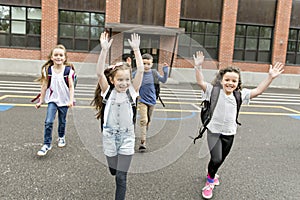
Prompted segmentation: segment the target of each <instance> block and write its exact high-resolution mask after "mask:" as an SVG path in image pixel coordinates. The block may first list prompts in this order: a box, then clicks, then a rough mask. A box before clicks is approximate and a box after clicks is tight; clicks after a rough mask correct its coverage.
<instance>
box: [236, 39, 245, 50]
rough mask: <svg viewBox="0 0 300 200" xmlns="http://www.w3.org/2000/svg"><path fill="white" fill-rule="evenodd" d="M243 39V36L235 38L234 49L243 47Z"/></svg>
mask: <svg viewBox="0 0 300 200" xmlns="http://www.w3.org/2000/svg"><path fill="white" fill-rule="evenodd" d="M244 45H245V39H244V38H235V42H234V48H235V49H244Z"/></svg>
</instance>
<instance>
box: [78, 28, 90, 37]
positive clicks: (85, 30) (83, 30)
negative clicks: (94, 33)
mask: <svg viewBox="0 0 300 200" xmlns="http://www.w3.org/2000/svg"><path fill="white" fill-rule="evenodd" d="M75 37H77V38H78V37H81V38H89V27H87V26H75Z"/></svg>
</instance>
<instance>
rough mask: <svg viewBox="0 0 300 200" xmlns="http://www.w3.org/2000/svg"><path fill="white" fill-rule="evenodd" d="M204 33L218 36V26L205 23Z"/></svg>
mask: <svg viewBox="0 0 300 200" xmlns="http://www.w3.org/2000/svg"><path fill="white" fill-rule="evenodd" d="M206 33H211V34H218V33H219V25H218V24H216V23H207V24H206Z"/></svg>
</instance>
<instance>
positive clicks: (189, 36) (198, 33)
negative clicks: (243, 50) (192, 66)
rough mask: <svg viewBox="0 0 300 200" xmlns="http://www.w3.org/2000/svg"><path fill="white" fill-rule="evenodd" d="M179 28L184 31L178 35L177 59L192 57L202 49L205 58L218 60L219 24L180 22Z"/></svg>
mask: <svg viewBox="0 0 300 200" xmlns="http://www.w3.org/2000/svg"><path fill="white" fill-rule="evenodd" d="M180 27H181V28H184V29H185V34H181V35H179V41H178V56H179V57H192V55H193V54H195V52H196V51H199V50H200V49H203V50H202V51H203V52H204V53H205V54H206V55H205V57H206V58H212V59H215V60H216V59H218V47H219V36H220V23H217V22H205V21H192V20H180Z"/></svg>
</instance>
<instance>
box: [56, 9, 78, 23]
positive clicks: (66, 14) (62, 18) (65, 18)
mask: <svg viewBox="0 0 300 200" xmlns="http://www.w3.org/2000/svg"><path fill="white" fill-rule="evenodd" d="M59 22H65V23H74V22H75V13H74V12H71V11H60V12H59Z"/></svg>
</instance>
